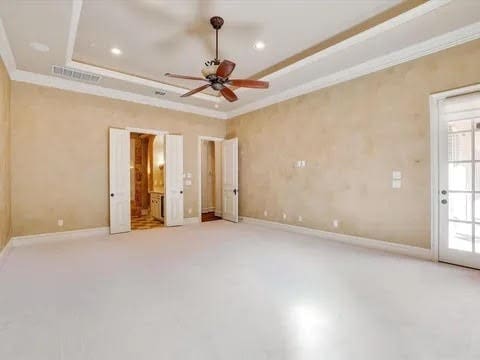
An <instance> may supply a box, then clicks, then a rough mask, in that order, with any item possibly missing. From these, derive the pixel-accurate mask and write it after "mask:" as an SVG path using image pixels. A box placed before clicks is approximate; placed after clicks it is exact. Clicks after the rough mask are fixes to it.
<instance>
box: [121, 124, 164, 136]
mask: <svg viewBox="0 0 480 360" xmlns="http://www.w3.org/2000/svg"><path fill="white" fill-rule="evenodd" d="M125 130H128V132H130V133H139V134H150V135H159V136H162V135H167V134H168V131H164V130H156V129H142V128H136V127H128V126H127V127H126V128H125Z"/></svg>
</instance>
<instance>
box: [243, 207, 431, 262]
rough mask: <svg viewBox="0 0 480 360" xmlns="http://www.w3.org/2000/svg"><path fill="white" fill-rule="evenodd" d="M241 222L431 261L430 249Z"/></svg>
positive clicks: (255, 221)
mask: <svg viewBox="0 0 480 360" xmlns="http://www.w3.org/2000/svg"><path fill="white" fill-rule="evenodd" d="M241 219H242V221H243V222H245V223H248V224H256V225H261V226H267V227H270V228H274V229H278V230H283V231H290V232H294V233H297V234H304V235H311V236H317V237H320V238H322V239H325V240H333V241H339V242H342V243H347V244H350V245H355V246H362V247H366V248H370V249H376V250H381V251H387V252H391V253H396V254H401V255H407V256H411V257H416V258H420V259H425V260H432V251H431V250H430V249H424V248H419V247H416V246H410V245H403V244H397V243H391V242H387V241H381V240H373V239H367V238H364V237H360V236H353V235H346V234H340V233H332V232H328V231H323V230H317V229H311V228H307V227H302V226H296V225H289V224H282V223H277V222H273V221H267V220H260V219H255V218H250V217H245V216H244V217H242V218H241Z"/></svg>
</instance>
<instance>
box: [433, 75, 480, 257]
mask: <svg viewBox="0 0 480 360" xmlns="http://www.w3.org/2000/svg"><path fill="white" fill-rule="evenodd" d="M474 91H480V83H478V84H474V85H470V86H466V87H462V88H457V89H452V90H447V91H442V92H438V93H434V94H431V95H430V98H429V102H430V247H431V251H432V260H433V261H435V262H438V261H439V248H440V244H439V241H440V236H439V229H440V228H439V227H440V217H439V216H440V212H439V201H440V187H439V178H440V159H439V154H440V148H439V143H440V132H439V131H440V126H439V124H440V110H439V105H440V102H441V101H442V100H445V99H446V98H448V97H452V96H459V95H465V94H468V93H471V92H474Z"/></svg>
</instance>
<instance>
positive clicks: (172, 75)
mask: <svg viewBox="0 0 480 360" xmlns="http://www.w3.org/2000/svg"><path fill="white" fill-rule="evenodd" d="M165 76H168V77H172V78H176V79H187V80H201V81H207V80H206V79H204V78H201V77H195V76H186V75H177V74H170V73H165Z"/></svg>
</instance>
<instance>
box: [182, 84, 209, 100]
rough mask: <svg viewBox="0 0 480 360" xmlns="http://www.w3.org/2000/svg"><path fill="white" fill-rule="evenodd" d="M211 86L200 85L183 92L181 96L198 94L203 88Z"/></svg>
mask: <svg viewBox="0 0 480 360" xmlns="http://www.w3.org/2000/svg"><path fill="white" fill-rule="evenodd" d="M208 87H210V84H206V85H203V86H200V87H198V88H196V89H193V90H190V91H189V92H187V93H185V94H183V95H182V96H180V97H187V96H190V95H193V94H196V93H198V92H200V91H202V90H205V89H206V88H208Z"/></svg>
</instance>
